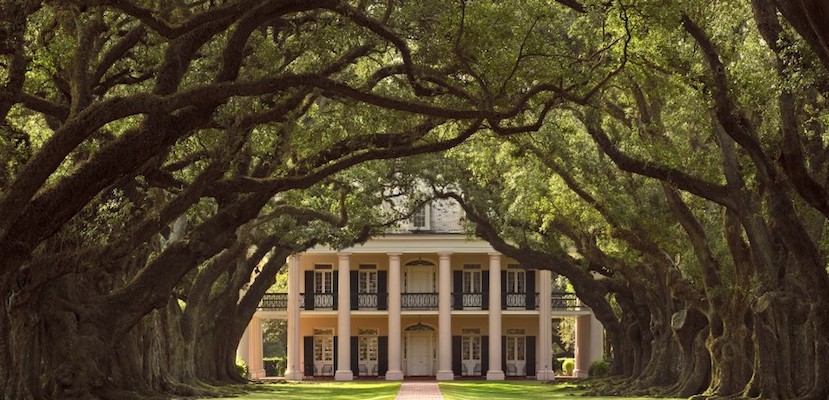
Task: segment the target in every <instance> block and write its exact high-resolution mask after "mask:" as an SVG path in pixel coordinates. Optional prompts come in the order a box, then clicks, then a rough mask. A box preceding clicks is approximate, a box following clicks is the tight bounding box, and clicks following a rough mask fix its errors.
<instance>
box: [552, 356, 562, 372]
mask: <svg viewBox="0 0 829 400" xmlns="http://www.w3.org/2000/svg"><path fill="white" fill-rule="evenodd" d="M562 361H563V360H562V359H561V358H554V359H553V371H556V372H559V373H560V372H561V371H562V369H561V362H562Z"/></svg>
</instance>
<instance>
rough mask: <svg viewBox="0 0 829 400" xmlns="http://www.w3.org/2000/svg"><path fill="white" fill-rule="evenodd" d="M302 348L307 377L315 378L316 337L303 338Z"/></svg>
mask: <svg viewBox="0 0 829 400" xmlns="http://www.w3.org/2000/svg"><path fill="white" fill-rule="evenodd" d="M302 347H303V353H305V376H314V337H313V336H305V337H303V338H302Z"/></svg>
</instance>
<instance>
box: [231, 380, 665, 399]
mask: <svg viewBox="0 0 829 400" xmlns="http://www.w3.org/2000/svg"><path fill="white" fill-rule="evenodd" d="M438 384H439V385H440V390H441V392H443V395H444V397H446V399H447V400H478V399H487V400H509V399H521V400H531V399H579V400H643V399H649V398H648V397H583V394H584V392H585V391H586V390H585V389H584V388H582V387H580V386H578V385H575V384H572V383H544V382H537V381H500V382H487V381H453V382H439V383H438ZM235 388H236V389H238V390H240V391H244V392H246V393H245V394H243V395H241V396H239V397H233V398H232V399H233V400H266V399H267V400H272V399H279V400H283V399H284V400H298V399H303V400H312V399H313V400H317V399H323V400H385V399H394V397H395V395H397V391H398V390H399V389H400V382H385V381H367V382H297V383H277V384H260V385H240V386H235ZM237 393H238V392H237ZM662 400H668V399H662Z"/></svg>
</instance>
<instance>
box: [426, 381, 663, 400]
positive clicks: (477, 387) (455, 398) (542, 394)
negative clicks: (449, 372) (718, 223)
mask: <svg viewBox="0 0 829 400" xmlns="http://www.w3.org/2000/svg"><path fill="white" fill-rule="evenodd" d="M439 385H440V391H441V392H443V396H444V397H446V400H477V399H487V400H509V399H522V400H529V399H579V400H641V399H648V397H583V395H584V392H585V391H586V390H585V389H582V388H580V387H579V386H578V385H574V384H572V383H555V384H553V383H544V382H537V381H500V382H487V381H465V382H440V383H439Z"/></svg>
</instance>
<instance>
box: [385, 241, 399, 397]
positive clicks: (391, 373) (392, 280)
mask: <svg viewBox="0 0 829 400" xmlns="http://www.w3.org/2000/svg"><path fill="white" fill-rule="evenodd" d="M388 255H389V286H388V288H389V302H388V304H389V369H388V371H386V380H388V381H400V380H403V369H402V365H403V364H402V362H401V358H400V354H401V353H402V351H401V349H402V345H401V342H402V341H401V332H400V329H401V328H400V323H401V322H400V275H401V272H400V253H389V254H388Z"/></svg>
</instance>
